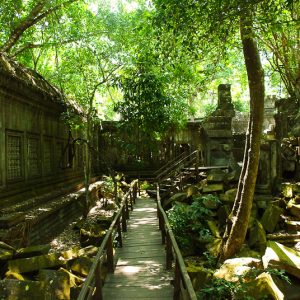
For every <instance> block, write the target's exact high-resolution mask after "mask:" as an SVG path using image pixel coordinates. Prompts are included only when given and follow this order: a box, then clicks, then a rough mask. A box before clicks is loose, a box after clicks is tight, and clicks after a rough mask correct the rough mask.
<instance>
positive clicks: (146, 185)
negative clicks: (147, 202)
mask: <svg viewBox="0 0 300 300" xmlns="http://www.w3.org/2000/svg"><path fill="white" fill-rule="evenodd" d="M140 188H141V190H144V191H146V190H150V189H154V187H153V186H152V185H151V184H150V183H149V182H148V181H143V182H142V183H141V185H140Z"/></svg>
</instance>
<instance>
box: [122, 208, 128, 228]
mask: <svg viewBox="0 0 300 300" xmlns="http://www.w3.org/2000/svg"><path fill="white" fill-rule="evenodd" d="M122 230H123V231H124V232H126V231H127V221H126V210H125V206H124V207H123V209H122Z"/></svg>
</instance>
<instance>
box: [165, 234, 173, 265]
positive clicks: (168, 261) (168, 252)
mask: <svg viewBox="0 0 300 300" xmlns="http://www.w3.org/2000/svg"><path fill="white" fill-rule="evenodd" d="M172 260H173V253H172V242H171V239H170V235H169V231H168V230H166V269H167V270H170V269H172Z"/></svg>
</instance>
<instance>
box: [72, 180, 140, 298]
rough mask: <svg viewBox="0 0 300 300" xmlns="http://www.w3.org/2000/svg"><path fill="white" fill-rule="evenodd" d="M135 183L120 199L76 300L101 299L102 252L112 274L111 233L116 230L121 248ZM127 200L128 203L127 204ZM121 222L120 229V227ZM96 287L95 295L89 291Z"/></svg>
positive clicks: (134, 194) (134, 197)
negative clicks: (119, 203) (116, 210)
mask: <svg viewBox="0 0 300 300" xmlns="http://www.w3.org/2000/svg"><path fill="white" fill-rule="evenodd" d="M137 182H138V180H134V181H133V182H132V183H131V185H130V189H129V190H128V191H127V193H126V194H125V196H124V197H123V199H122V202H121V206H120V208H119V210H118V212H117V214H116V215H115V217H114V219H113V221H112V223H111V224H110V226H109V229H108V231H107V233H106V235H105V237H104V239H103V241H102V243H101V245H100V247H99V250H98V252H97V254H96V256H95V257H94V262H93V264H92V266H91V268H90V270H89V274H88V276H87V278H86V280H85V282H84V284H83V286H82V289H81V291H80V294H79V296H78V298H77V300H84V299H90V298H91V297H93V298H94V299H97V300H101V299H102V282H101V267H102V263H103V257H104V254H103V253H104V252H106V257H107V267H108V272H110V273H113V272H114V257H113V233H114V230H115V229H116V230H117V232H118V239H119V244H120V246H122V234H121V232H122V230H123V231H126V230H127V223H126V219H128V218H129V205H130V207H131V209H132V208H133V202H135V199H136V191H137ZM128 200H129V201H130V203H128ZM121 222H122V227H121ZM94 286H95V287H96V290H95V293H94V294H93V291H91V288H92V287H94ZM92 294H93V295H92Z"/></svg>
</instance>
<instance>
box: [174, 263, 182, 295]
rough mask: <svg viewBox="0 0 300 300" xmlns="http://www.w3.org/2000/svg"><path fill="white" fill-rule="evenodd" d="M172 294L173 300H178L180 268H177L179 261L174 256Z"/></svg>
mask: <svg viewBox="0 0 300 300" xmlns="http://www.w3.org/2000/svg"><path fill="white" fill-rule="evenodd" d="M174 273H175V274H174V294H173V300H179V299H180V290H181V288H180V281H181V280H180V268H179V262H178V259H177V258H176V260H175V270H174Z"/></svg>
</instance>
